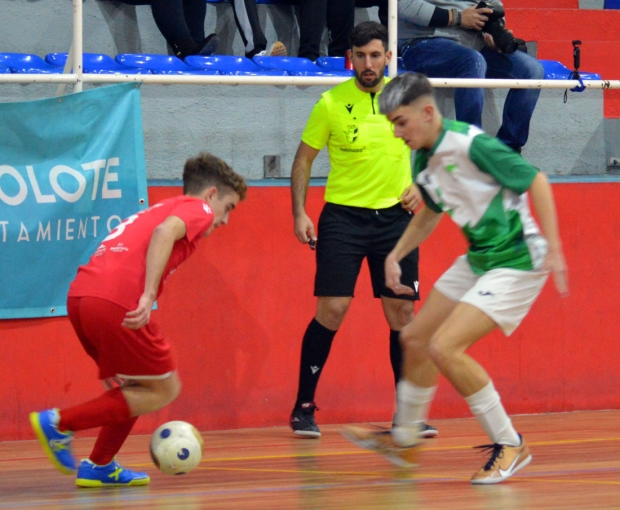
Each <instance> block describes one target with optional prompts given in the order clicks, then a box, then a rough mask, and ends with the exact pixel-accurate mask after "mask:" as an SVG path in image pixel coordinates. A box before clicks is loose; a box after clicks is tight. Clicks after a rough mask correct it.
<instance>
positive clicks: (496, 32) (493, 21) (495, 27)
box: [476, 2, 525, 55]
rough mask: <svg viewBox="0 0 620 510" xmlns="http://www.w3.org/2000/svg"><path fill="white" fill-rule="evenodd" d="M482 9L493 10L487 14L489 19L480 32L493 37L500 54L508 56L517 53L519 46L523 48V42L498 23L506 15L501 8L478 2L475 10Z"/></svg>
mask: <svg viewBox="0 0 620 510" xmlns="http://www.w3.org/2000/svg"><path fill="white" fill-rule="evenodd" d="M482 8H488V9H492V10H493V12H492V13H491V14H487V16H488V18H489V19H488V20H487V22H486V23H485V24H484V27H482V31H483V32H486V33H487V34H490V35H491V36H492V37H493V41H495V45H496V46H497V48H498V49H499V50H500V51H501V52H502V53H506V54H508V55H509V54H511V53H514V52H515V51H517V50H518V49H519V47H520V46H523V47H524V46H525V41H523V40H522V39H517V38H515V37H514V36H513V35H512V34H511V33H510V32H509V31H508V30H507V29H506V27H505V26H504V24H503V23H502V22H501V21H500V20H501V19H502V18H503V17H504V16H505V14H506V13H505V12H504V9H503V8H502V6H500V5H493V4H491V5H488V4H487V3H486V2H480V3H479V4H478V5H477V6H476V9H482Z"/></svg>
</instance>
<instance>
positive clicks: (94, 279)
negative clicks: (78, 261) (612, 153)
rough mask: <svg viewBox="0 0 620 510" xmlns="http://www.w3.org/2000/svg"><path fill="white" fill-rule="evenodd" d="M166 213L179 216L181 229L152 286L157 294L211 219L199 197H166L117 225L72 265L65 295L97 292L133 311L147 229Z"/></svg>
mask: <svg viewBox="0 0 620 510" xmlns="http://www.w3.org/2000/svg"><path fill="white" fill-rule="evenodd" d="M168 216H177V217H178V218H180V219H181V220H183V222H184V223H185V227H186V229H187V232H186V234H185V237H183V238H182V239H179V240H178V241H176V242H175V243H174V246H173V248H172V253H171V254H170V259H169V260H168V264H167V265H166V268H165V270H164V274H163V276H162V279H161V282H160V284H159V288H158V289H157V296H158V297H159V295H160V294H161V293H162V291H163V287H164V281H165V280H166V278H168V276H170V275H171V274H172V273H173V272H174V271H175V270H176V268H177V267H178V266H179V264H181V262H183V261H184V260H185V259H186V258H187V257H189V256H190V255H191V254H192V253H193V252H194V250H195V249H196V246H197V244H198V241H200V238H201V237H202V236H203V234H204V233H205V232H206V231H207V230H208V229H209V227H210V226H211V224H212V223H213V211H211V208H210V207H209V205H208V204H207V203H206V202H204V201H203V200H201V199H199V198H196V197H189V196H186V195H181V196H178V197H174V198H169V199H167V200H163V201H161V202H159V203H157V204H155V205H153V206H152V207H149V208H148V209H146V210H144V211H141V212H139V213H137V214H133V215H131V216H130V217H129V218H127V219H126V220H125V221H123V222H122V223H121V224H119V225H118V226H117V227H116V228H115V229H114V230H112V232H110V234H109V235H108V237H106V238H105V239H104V240H103V241H102V243H101V244H100V245H99V247H98V248H97V250H96V251H95V253H94V254H93V255H92V257H91V258H90V260H89V262H88V263H87V264H85V265H83V266H80V267H79V268H78V273H77V276H76V277H75V279H74V280H73V282H72V283H71V286H70V287H69V297H83V296H89V297H98V298H102V299H107V300H108V301H111V302H112V303H116V304H117V305H120V306H122V307H124V308H126V309H127V310H134V309H135V308H136V307H137V306H138V301H139V299H140V296H142V294H143V293H144V283H145V280H146V252H147V250H148V247H149V243H150V242H151V236H152V235H153V230H155V227H157V226H158V225H159V224H160V223H162V222H163V221H164V220H165V219H166V218H167V217H168Z"/></svg>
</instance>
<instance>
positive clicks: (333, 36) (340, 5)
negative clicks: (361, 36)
mask: <svg viewBox="0 0 620 510" xmlns="http://www.w3.org/2000/svg"><path fill="white" fill-rule="evenodd" d="M374 6H378V7H379V20H380V21H381V24H382V25H383V26H385V27H386V28H387V17H388V5H387V0H302V2H301V4H300V5H299V6H298V10H297V20H298V24H299V52H298V56H300V57H304V58H309V59H310V60H312V61H314V60H316V59H317V58H318V57H319V56H320V54H321V53H320V46H321V39H322V38H323V30H324V29H325V27H326V26H327V31H328V32H329V44H328V47H327V54H328V55H329V56H330V57H344V56H345V54H346V52H347V50H350V49H351V45H350V44H349V35H350V34H351V32H352V31H353V27H354V26H355V8H356V7H362V8H367V7H374Z"/></svg>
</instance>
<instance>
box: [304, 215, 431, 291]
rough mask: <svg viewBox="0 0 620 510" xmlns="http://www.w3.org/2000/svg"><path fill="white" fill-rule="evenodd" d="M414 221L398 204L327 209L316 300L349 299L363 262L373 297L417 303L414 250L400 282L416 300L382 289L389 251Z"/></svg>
mask: <svg viewBox="0 0 620 510" xmlns="http://www.w3.org/2000/svg"><path fill="white" fill-rule="evenodd" d="M412 217H413V215H412V214H411V213H409V212H407V211H405V210H404V209H403V208H402V207H401V205H400V204H397V205H395V206H393V207H390V208H388V209H378V210H375V209H366V208H362V207H349V206H344V205H337V204H331V203H327V204H325V207H324V208H323V211H322V212H321V216H320V218H319V227H318V239H317V246H316V276H315V279H314V295H315V296H329V297H348V296H353V292H354V290H355V283H356V281H357V276H358V274H359V272H360V269H361V267H362V261H363V260H364V258H366V259H368V267H369V269H370V278H371V280H372V289H373V294H374V297H376V298H378V297H380V296H386V297H391V298H398V299H406V300H410V301H417V300H419V299H420V294H419V281H418V250H417V249H416V250H414V251H412V252H411V253H410V254H409V255H408V256H407V257H405V258H404V259H403V260H402V261H401V263H400V266H401V268H402V271H403V275H402V278H401V281H402V282H403V284H405V285H408V286H409V287H411V288H412V289H413V290H414V292H415V294H414V295H413V296H408V295H402V294H394V292H392V290H390V289H388V288H387V287H386V286H385V270H384V263H385V257H387V255H388V254H389V253H390V251H392V248H394V246H395V245H396V242H397V241H398V240H399V239H400V236H401V235H402V233H403V232H404V230H405V228H407V225H408V224H409V222H410V221H411V219H412Z"/></svg>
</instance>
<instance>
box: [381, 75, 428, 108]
mask: <svg viewBox="0 0 620 510" xmlns="http://www.w3.org/2000/svg"><path fill="white" fill-rule="evenodd" d="M422 96H431V97H433V86H432V85H431V82H430V81H428V78H427V77H426V76H425V75H424V74H416V73H403V74H399V75H398V76H397V77H396V78H394V79H393V80H391V81H390V82H389V83H388V84H387V85H386V86H385V87H383V90H382V91H381V94H380V95H379V110H380V111H381V113H382V114H383V115H387V114H388V113H390V112H393V111H394V110H396V109H397V108H398V107H400V106H407V105H408V104H411V103H413V102H414V101H415V100H416V99H418V98H420V97H422Z"/></svg>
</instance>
